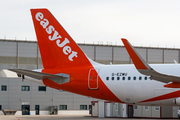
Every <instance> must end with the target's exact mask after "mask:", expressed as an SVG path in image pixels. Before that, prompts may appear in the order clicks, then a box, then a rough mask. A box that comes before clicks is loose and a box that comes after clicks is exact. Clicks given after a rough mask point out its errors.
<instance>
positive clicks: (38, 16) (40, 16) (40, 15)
mask: <svg viewBox="0 0 180 120" xmlns="http://www.w3.org/2000/svg"><path fill="white" fill-rule="evenodd" d="M43 17H44V16H43V14H42V13H40V12H38V13H37V14H36V20H37V21H40V20H42V19H43Z"/></svg>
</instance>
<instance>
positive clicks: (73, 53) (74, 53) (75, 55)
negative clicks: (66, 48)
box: [68, 51, 77, 61]
mask: <svg viewBox="0 0 180 120" xmlns="http://www.w3.org/2000/svg"><path fill="white" fill-rule="evenodd" d="M73 57H77V52H74V51H72V53H71V54H70V55H69V57H68V58H69V60H70V61H73Z"/></svg>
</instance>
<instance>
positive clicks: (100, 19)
mask: <svg viewBox="0 0 180 120" xmlns="http://www.w3.org/2000/svg"><path fill="white" fill-rule="evenodd" d="M31 8H48V9H49V10H50V11H51V12H52V14H53V15H54V16H55V17H56V19H57V20H58V21H59V22H60V23H61V25H62V26H63V27H64V28H65V29H66V30H67V31H68V33H69V34H70V35H71V37H72V38H73V39H74V40H75V41H76V42H77V43H84V42H85V43H95V44H97V43H102V42H103V44H113V45H115V44H118V45H122V42H121V41H120V38H122V37H123V38H127V39H128V40H129V41H130V42H131V43H132V44H133V45H135V46H153V47H158V46H159V47H169V48H174V47H175V48H180V0H0V39H4V38H5V37H6V39H15V37H16V39H17V40H25V39H27V40H33V41H35V40H36V35H35V32H34V26H33V23H32V19H31V13H30V9H31Z"/></svg>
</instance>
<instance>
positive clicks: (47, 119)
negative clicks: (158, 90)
mask: <svg viewBox="0 0 180 120" xmlns="http://www.w3.org/2000/svg"><path fill="white" fill-rule="evenodd" d="M130 119H131V120H133V119H134V120H152V119H139V118H130ZM0 120H127V118H126V119H124V118H94V117H91V116H75V115H72V116H61V115H39V116H36V115H31V116H29V115H28V116H27V115H23V116H22V115H20V116H12V115H0ZM153 120H163V119H153ZM168 120H179V119H168Z"/></svg>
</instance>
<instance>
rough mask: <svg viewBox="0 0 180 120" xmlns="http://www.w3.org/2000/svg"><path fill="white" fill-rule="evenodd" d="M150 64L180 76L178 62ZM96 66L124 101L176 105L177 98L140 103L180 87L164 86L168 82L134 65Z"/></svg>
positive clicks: (159, 69) (154, 67)
mask: <svg viewBox="0 0 180 120" xmlns="http://www.w3.org/2000/svg"><path fill="white" fill-rule="evenodd" d="M150 66H151V67H152V68H153V69H155V70H156V71H158V72H159V73H165V74H168V75H175V76H180V65H178V64H161V65H159V64H152V65H150ZM95 68H96V69H97V68H98V69H99V76H100V78H101V79H102V80H103V82H104V83H105V85H106V86H107V87H108V88H109V89H110V90H111V91H112V92H113V93H114V94H115V95H116V96H117V97H118V98H119V99H120V100H121V101H122V102H124V103H127V104H140V105H175V103H174V102H173V100H174V99H175V98H172V99H165V100H159V101H152V102H142V103H139V102H140V101H143V100H147V99H150V98H154V97H157V96H161V95H164V94H167V93H171V92H174V91H177V90H180V89H178V88H167V87H164V85H165V84H167V83H163V82H159V81H156V80H151V79H149V77H150V76H145V75H143V74H141V73H139V72H138V71H137V69H136V68H135V67H134V65H100V66H97V67H95ZM107 77H108V78H109V79H108V78H107ZM118 77H119V78H118ZM123 77H124V78H123ZM146 78H147V79H146ZM107 79H108V80H107ZM179 96H180V95H179Z"/></svg>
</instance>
